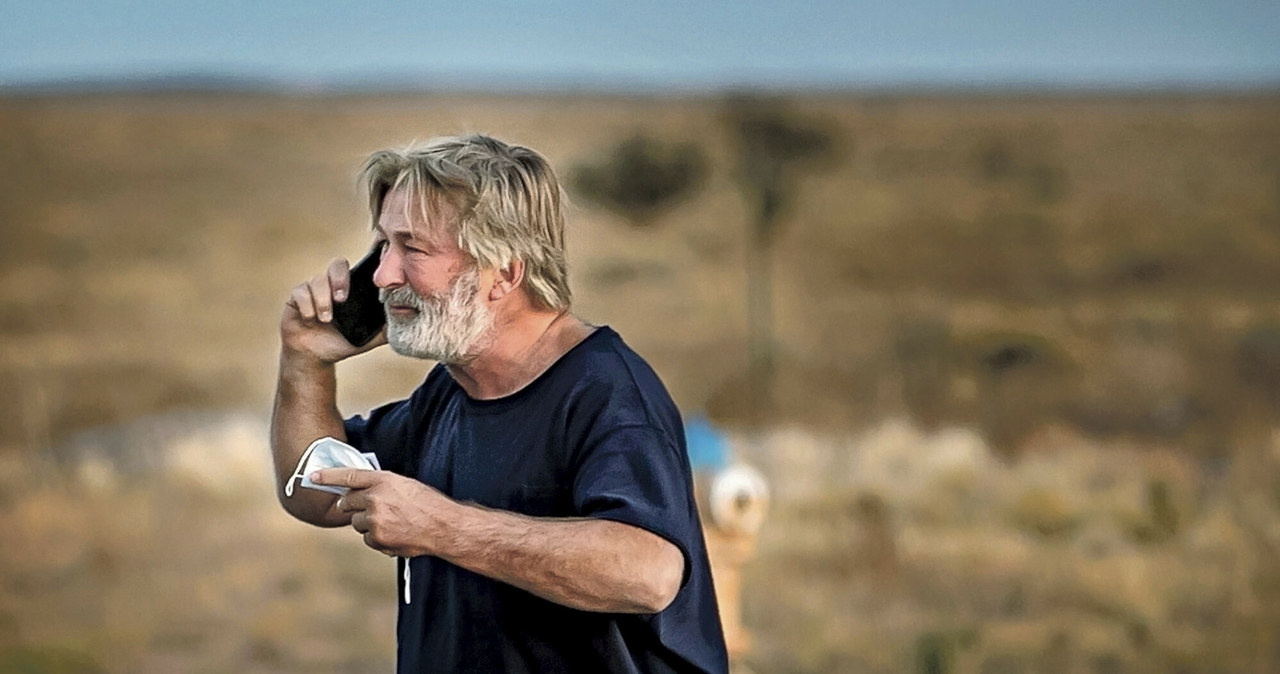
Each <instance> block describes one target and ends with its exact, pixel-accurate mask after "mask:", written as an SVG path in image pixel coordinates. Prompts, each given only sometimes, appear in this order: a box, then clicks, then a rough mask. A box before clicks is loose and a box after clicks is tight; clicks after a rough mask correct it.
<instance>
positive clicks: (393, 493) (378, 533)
mask: <svg viewBox="0 0 1280 674" xmlns="http://www.w3.org/2000/svg"><path fill="white" fill-rule="evenodd" d="M311 481H312V482H315V483H317V484H326V485H334V486H339V487H347V488H348V489H350V491H348V492H347V493H346V494H344V495H343V496H342V497H340V498H339V499H338V500H337V502H336V503H335V504H334V508H336V509H337V510H339V511H341V512H343V513H347V514H350V516H351V527H352V528H353V529H355V530H356V531H357V532H359V533H360V534H362V535H363V536H364V543H365V545H368V546H369V547H371V548H373V549H374V550H377V551H378V552H382V553H384V554H387V555H395V556H398V557H418V556H421V555H431V554H435V550H434V546H433V545H432V544H433V543H434V542H436V541H437V540H438V534H439V533H440V531H441V529H440V524H441V522H442V521H444V520H443V518H444V517H445V513H446V512H447V511H448V510H449V509H450V508H452V507H455V506H456V505H457V504H456V503H455V502H454V501H452V500H450V499H449V498H448V497H447V496H445V495H444V494H441V493H440V492H438V491H436V490H435V489H432V488H431V487H429V486H427V485H425V484H423V483H421V482H419V481H417V480H414V479H411V478H407V477H404V476H403V475H397V474H395V473H391V472H388V471H385V470H360V469H357V468H327V469H325V470H320V471H316V472H315V473H313V474H312V475H311Z"/></svg>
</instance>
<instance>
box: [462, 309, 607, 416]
mask: <svg viewBox="0 0 1280 674" xmlns="http://www.w3.org/2000/svg"><path fill="white" fill-rule="evenodd" d="M606 335H614V336H616V335H617V333H616V332H614V330H613V329H612V328H610V327H609V326H608V325H598V326H595V329H594V330H592V331H591V334H589V335H587V336H586V337H583V338H582V341H580V342H578V343H577V344H574V345H573V346H572V347H570V348H569V350H568V351H565V352H564V353H562V354H560V357H559V358H556V359H555V361H554V362H552V363H551V365H549V366H548V367H547V369H545V370H543V371H542V372H541V373H539V374H538V376H536V377H534V378H533V379H531V380H530V381H529V383H528V384H525V385H524V386H522V387H520V388H519V389H516V390H515V391H512V392H511V393H508V394H507V395H504V396H502V397H500V398H484V399H481V398H472V397H471V395H470V394H468V393H467V391H466V389H463V388H462V386H461V385H460V384H459V383H458V380H456V379H454V378H453V373H451V372H449V370H448V368H445V374H446V375H447V376H448V377H449V381H450V382H451V383H452V384H453V386H455V387H457V389H458V392H459V393H460V394H461V395H462V400H463V403H464V404H466V405H467V407H469V408H471V409H472V410H474V411H477V412H481V411H493V412H498V411H502V410H503V409H504V408H506V407H507V406H509V405H511V404H513V403H515V402H518V401H520V400H522V399H524V398H525V397H527V396H528V395H530V394H531V392H532V391H533V390H534V389H536V388H538V387H539V386H540V385H541V384H542V382H544V381H546V380H547V379H548V378H550V377H551V376H552V375H553V374H554V373H555V372H556V371H557V370H559V369H560V368H561V367H563V366H564V363H565V362H566V361H568V360H569V359H570V357H571V356H573V354H574V353H576V352H578V351H580V350H582V349H585V348H586V347H587V345H588V344H590V343H592V342H595V341H597V340H599V339H604V338H605V336H606ZM440 367H444V366H443V365H441V366H440Z"/></svg>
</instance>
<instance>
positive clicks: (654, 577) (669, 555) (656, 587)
mask: <svg viewBox="0 0 1280 674" xmlns="http://www.w3.org/2000/svg"><path fill="white" fill-rule="evenodd" d="M668 545H669V549H668V550H665V551H664V554H662V555H658V558H657V559H655V561H654V563H653V564H652V565H651V566H650V568H649V573H647V574H644V575H645V582H644V583H643V588H641V589H640V591H639V592H638V593H637V595H638V596H637V597H636V608H637V609H638V610H637V611H636V612H637V613H661V612H662V611H664V610H666V608H667V607H668V606H670V605H671V602H673V601H675V599H676V595H677V594H679V593H680V585H681V583H682V582H683V580H684V563H685V562H684V554H683V553H681V552H680V551H679V550H678V549H677V548H676V547H675V546H674V545H670V544H668Z"/></svg>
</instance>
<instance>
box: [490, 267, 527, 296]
mask: <svg viewBox="0 0 1280 674" xmlns="http://www.w3.org/2000/svg"><path fill="white" fill-rule="evenodd" d="M523 283H524V260H512V261H511V262H508V263H507V264H506V266H503V267H499V268H497V269H495V270H494V272H493V286H492V287H491V288H490V289H489V301H491V302H496V301H498V300H500V299H502V298H503V297H506V296H507V295H510V294H511V293H513V292H515V291H516V290H517V289H518V288H519V287H520V286H521V285H522V284H523Z"/></svg>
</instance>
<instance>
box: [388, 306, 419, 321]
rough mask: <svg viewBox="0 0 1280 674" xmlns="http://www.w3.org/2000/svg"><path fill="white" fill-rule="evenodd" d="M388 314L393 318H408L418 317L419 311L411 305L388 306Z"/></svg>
mask: <svg viewBox="0 0 1280 674" xmlns="http://www.w3.org/2000/svg"><path fill="white" fill-rule="evenodd" d="M387 313H388V314H391V315H392V316H399V317H403V318H407V317H410V316H414V315H416V314H417V313H418V310H417V309H416V308H415V307H413V306H412V305H409V304H388V305H387Z"/></svg>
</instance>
